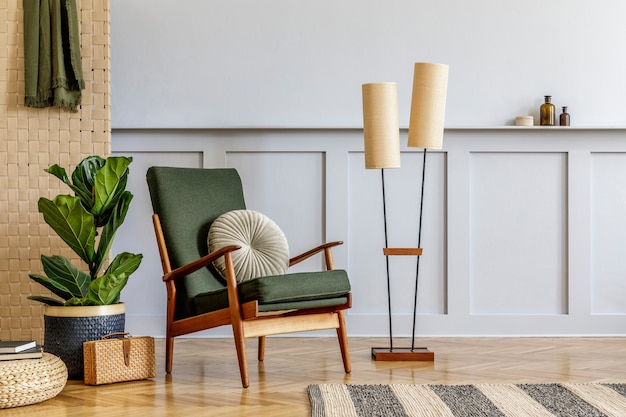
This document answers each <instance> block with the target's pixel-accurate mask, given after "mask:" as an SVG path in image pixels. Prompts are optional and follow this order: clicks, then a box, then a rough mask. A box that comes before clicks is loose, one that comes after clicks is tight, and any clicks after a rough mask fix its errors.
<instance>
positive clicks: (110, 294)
mask: <svg viewBox="0 0 626 417" xmlns="http://www.w3.org/2000/svg"><path fill="white" fill-rule="evenodd" d="M127 282H128V276H127V275H125V274H121V275H112V274H106V275H103V276H101V277H100V278H98V279H96V280H94V281H92V282H91V284H90V285H89V293H88V294H87V298H89V299H90V300H93V301H95V302H96V303H97V304H113V303H115V302H116V301H117V300H119V297H120V293H121V292H122V289H123V288H124V286H125V285H126V283H127Z"/></svg>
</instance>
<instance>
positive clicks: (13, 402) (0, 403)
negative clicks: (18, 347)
mask: <svg viewBox="0 0 626 417" xmlns="http://www.w3.org/2000/svg"><path fill="white" fill-rule="evenodd" d="M66 382H67V368H66V367H65V363H63V361H62V360H61V359H60V358H58V357H56V356H54V355H51V354H49V353H45V352H44V354H43V357H42V358H41V359H19V360H14V361H0V408H12V407H20V406H22V405H29V404H36V403H40V402H42V401H45V400H49V399H50V398H53V397H56V395H57V394H58V393H60V392H61V390H63V387H65V383H66Z"/></svg>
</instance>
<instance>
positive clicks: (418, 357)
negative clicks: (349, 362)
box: [372, 347, 435, 362]
mask: <svg viewBox="0 0 626 417" xmlns="http://www.w3.org/2000/svg"><path fill="white" fill-rule="evenodd" d="M372 358H373V359H374V360H375V361H407V362H408V361H422V362H429V361H434V360H435V352H431V351H430V350H428V348H425V347H417V348H415V349H411V348H393V350H391V349H389V348H377V347H375V348H372Z"/></svg>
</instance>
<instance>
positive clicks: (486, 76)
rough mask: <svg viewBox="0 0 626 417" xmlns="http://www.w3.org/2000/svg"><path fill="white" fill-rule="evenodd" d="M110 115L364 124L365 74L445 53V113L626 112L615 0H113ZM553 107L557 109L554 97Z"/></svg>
mask: <svg viewBox="0 0 626 417" xmlns="http://www.w3.org/2000/svg"><path fill="white" fill-rule="evenodd" d="M110 5H111V45H112V46H111V53H112V63H113V68H112V77H111V79H112V103H111V109H112V126H113V127H114V128H132V127H136V128H159V127H170V128H219V127H323V128H326V127H353V128H354V127H360V126H362V116H361V107H362V106H361V84H363V83H366V82H377V81H396V82H398V85H399V111H400V125H404V126H406V125H407V124H408V114H409V108H410V91H411V83H412V73H413V63H414V62H418V61H426V62H441V63H447V64H449V65H450V81H449V89H448V106H447V115H446V125H447V126H453V127H454V126H457V127H458V126H502V125H507V124H512V123H513V120H514V119H515V116H517V115H527V114H531V115H535V116H537V115H538V109H539V105H540V104H541V102H542V100H543V95H546V94H551V95H552V96H553V102H554V103H555V104H556V105H557V106H558V107H560V106H564V105H565V106H569V112H570V113H571V117H572V124H573V125H579V126H616V125H619V126H625V125H626V112H625V111H624V109H625V108H626V103H625V97H626V77H624V74H626V55H625V54H624V53H623V52H622V43H623V40H624V39H626V25H624V22H623V21H624V16H626V2H624V1H623V0H598V1H589V0H551V1H546V0H526V1H523V2H520V1H502V0H472V1H466V0H440V1H434V0H431V1H425V0H397V1H386V0H316V1H288V0H263V1H259V0H211V1H206V0H180V1H172V0H132V1H129V0H111V1H110ZM559 113H560V109H559Z"/></svg>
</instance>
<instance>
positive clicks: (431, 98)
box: [408, 62, 448, 149]
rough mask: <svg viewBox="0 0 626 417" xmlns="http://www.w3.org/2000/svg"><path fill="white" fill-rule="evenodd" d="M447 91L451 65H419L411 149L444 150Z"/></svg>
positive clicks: (411, 128)
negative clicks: (449, 66)
mask: <svg viewBox="0 0 626 417" xmlns="http://www.w3.org/2000/svg"><path fill="white" fill-rule="evenodd" d="M447 90H448V65H446V64H430V63H425V62H418V63H416V64H415V70H414V74H413V96H412V99H411V119H410V120H409V139H408V146H409V147H412V148H428V149H441V148H442V146H443V126H444V120H445V115H446V93H447Z"/></svg>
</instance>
